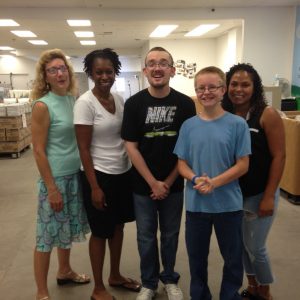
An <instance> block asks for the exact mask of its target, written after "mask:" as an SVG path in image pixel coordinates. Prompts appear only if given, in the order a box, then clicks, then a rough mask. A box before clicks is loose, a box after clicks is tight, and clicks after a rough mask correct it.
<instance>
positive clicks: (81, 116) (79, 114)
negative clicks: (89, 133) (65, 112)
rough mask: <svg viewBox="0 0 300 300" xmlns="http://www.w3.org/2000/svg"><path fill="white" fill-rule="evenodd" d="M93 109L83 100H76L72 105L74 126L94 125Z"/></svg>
mask: <svg viewBox="0 0 300 300" xmlns="http://www.w3.org/2000/svg"><path fill="white" fill-rule="evenodd" d="M94 115H95V112H94V107H92V105H91V103H90V102H88V101H85V100H84V99H80V98H79V99H78V100H77V101H76V102H75V105H74V124H78V125H93V124H94Z"/></svg>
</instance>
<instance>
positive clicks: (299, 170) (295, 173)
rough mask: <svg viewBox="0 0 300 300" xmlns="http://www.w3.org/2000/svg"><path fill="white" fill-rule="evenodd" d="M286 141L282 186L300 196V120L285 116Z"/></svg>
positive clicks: (292, 193)
mask: <svg viewBox="0 0 300 300" xmlns="http://www.w3.org/2000/svg"><path fill="white" fill-rule="evenodd" d="M283 125H284V129H285V142H286V160H285V167H284V171H283V174H282V178H281V181H280V188H282V189H283V190H285V191H286V192H288V193H290V194H291V195H294V196H300V184H299V178H300V155H299V153H300V121H297V120H294V119H290V118H284V119H283Z"/></svg>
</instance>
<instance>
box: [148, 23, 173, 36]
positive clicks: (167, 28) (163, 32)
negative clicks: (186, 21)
mask: <svg viewBox="0 0 300 300" xmlns="http://www.w3.org/2000/svg"><path fill="white" fill-rule="evenodd" d="M177 27H178V25H158V26H157V27H156V28H155V29H154V31H152V32H151V33H150V35H149V37H165V36H167V35H169V34H170V33H171V32H172V31H173V30H175V29H176V28H177Z"/></svg>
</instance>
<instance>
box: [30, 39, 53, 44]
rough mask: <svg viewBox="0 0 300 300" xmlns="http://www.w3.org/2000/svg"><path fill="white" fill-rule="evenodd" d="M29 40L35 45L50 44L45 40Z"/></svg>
mask: <svg viewBox="0 0 300 300" xmlns="http://www.w3.org/2000/svg"><path fill="white" fill-rule="evenodd" d="M28 42H29V43H31V44H33V45H48V43H47V42H46V41H43V40H28Z"/></svg>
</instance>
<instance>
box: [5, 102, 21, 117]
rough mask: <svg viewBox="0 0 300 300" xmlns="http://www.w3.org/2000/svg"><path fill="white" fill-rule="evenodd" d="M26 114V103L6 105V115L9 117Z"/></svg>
mask: <svg viewBox="0 0 300 300" xmlns="http://www.w3.org/2000/svg"><path fill="white" fill-rule="evenodd" d="M22 114H25V105H24V104H20V103H15V104H10V105H7V106H6V115H7V116H8V117H16V116H21V115H22Z"/></svg>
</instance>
